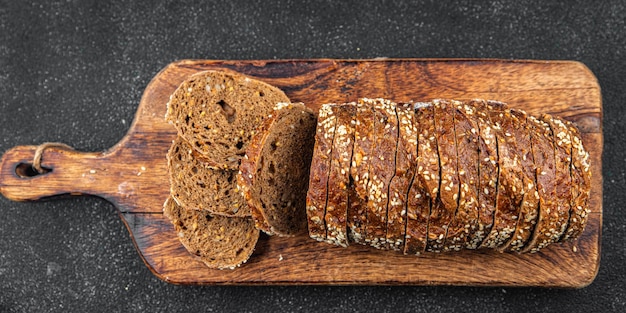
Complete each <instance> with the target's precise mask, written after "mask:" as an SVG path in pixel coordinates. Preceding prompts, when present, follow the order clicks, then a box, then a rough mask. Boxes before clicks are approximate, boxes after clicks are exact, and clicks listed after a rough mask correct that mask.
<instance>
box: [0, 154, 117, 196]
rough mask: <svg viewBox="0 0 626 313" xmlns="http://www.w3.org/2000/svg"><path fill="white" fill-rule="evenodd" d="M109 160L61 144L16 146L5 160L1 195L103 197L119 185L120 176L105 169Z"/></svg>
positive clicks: (0, 168) (0, 178)
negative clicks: (85, 195)
mask: <svg viewBox="0 0 626 313" xmlns="http://www.w3.org/2000/svg"><path fill="white" fill-rule="evenodd" d="M110 159H111V154H110V153H94V152H79V151H76V150H74V149H72V148H71V147H69V146H67V145H64V144H59V143H45V144H42V145H40V146H17V147H14V148H12V149H10V150H9V151H7V152H6V153H5V154H4V155H3V157H2V161H1V163H0V192H1V193H2V194H3V195H4V196H5V197H7V198H8V199H11V200H15V201H28V200H40V199H42V198H48V197H52V196H57V195H65V194H71V195H80V194H90V195H97V196H104V195H106V194H109V193H110V189H111V188H112V187H111V186H117V184H115V181H116V180H117V179H116V176H119V175H116V173H112V171H110V168H108V167H107V166H106V164H110V161H111V160H110ZM38 165H39V166H38ZM38 167H39V170H38V169H37V168H38Z"/></svg>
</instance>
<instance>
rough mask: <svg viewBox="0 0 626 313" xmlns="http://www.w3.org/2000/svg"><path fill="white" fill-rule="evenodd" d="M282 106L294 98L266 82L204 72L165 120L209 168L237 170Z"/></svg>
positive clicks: (175, 99)
mask: <svg viewBox="0 0 626 313" xmlns="http://www.w3.org/2000/svg"><path fill="white" fill-rule="evenodd" d="M280 102H289V98H287V96H286V95H285V94H284V93H283V92H282V91H281V90H279V89H278V88H275V87H273V86H270V85H268V84H266V83H263V82H261V81H258V80H255V79H252V78H249V77H246V76H244V75H241V74H236V73H231V72H222V71H205V72H200V73H196V74H194V75H192V76H191V77H189V78H188V79H186V80H185V81H184V82H183V83H182V84H181V85H180V86H179V87H178V89H176V91H175V92H174V93H173V94H172V96H171V97H170V101H169V102H168V103H167V113H166V116H165V117H166V120H167V121H168V122H169V123H171V124H173V125H174V126H175V127H176V129H177V130H178V134H179V135H180V136H181V137H183V138H184V139H185V141H187V142H189V144H190V145H191V146H192V148H193V149H194V150H195V151H196V152H198V155H199V156H200V157H201V158H203V159H204V160H205V161H206V162H207V163H208V164H209V166H211V167H213V168H220V169H232V170H236V169H237V168H238V167H239V162H240V160H241V158H242V157H243V156H244V154H245V151H246V148H247V146H248V143H249V142H250V139H251V138H252V136H253V135H254V133H255V130H256V128H257V126H259V125H260V124H261V122H263V120H264V119H265V118H266V117H267V116H268V115H269V114H270V113H271V112H272V108H274V106H275V105H276V104H277V103H280Z"/></svg>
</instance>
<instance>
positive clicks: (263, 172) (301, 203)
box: [238, 103, 316, 236]
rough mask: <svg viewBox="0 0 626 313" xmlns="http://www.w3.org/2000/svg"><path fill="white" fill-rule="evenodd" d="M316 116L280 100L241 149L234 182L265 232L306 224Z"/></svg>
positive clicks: (290, 231) (291, 230)
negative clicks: (237, 183)
mask: <svg viewBox="0 0 626 313" xmlns="http://www.w3.org/2000/svg"><path fill="white" fill-rule="evenodd" d="M315 125H316V119H315V115H314V113H313V111H311V110H310V109H309V108H307V107H306V106H304V104H302V103H281V104H279V105H277V106H276V107H275V108H274V111H273V112H272V114H271V115H270V116H269V117H268V118H267V119H265V121H264V122H263V124H262V125H261V127H260V128H259V132H258V134H257V135H255V136H254V137H253V139H252V141H251V143H250V145H249V146H248V149H247V150H246V156H245V157H244V159H243V160H242V162H241V166H240V167H239V169H240V171H239V175H238V182H239V186H240V189H241V190H242V191H243V194H244V197H245V199H246V201H247V202H248V206H250V208H251V211H252V213H253V214H252V217H253V218H254V220H255V224H256V226H257V227H258V228H259V229H261V230H263V231H264V232H266V233H268V234H270V235H279V236H294V235H296V234H299V233H301V232H302V231H304V230H305V229H306V203H305V201H306V190H307V188H308V183H309V179H308V178H309V170H310V168H311V158H312V154H313V146H314V138H315V137H314V132H315Z"/></svg>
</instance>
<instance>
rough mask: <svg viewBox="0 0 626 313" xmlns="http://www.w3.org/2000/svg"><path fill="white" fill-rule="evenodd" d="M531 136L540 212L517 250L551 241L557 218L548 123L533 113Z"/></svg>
mask: <svg viewBox="0 0 626 313" xmlns="http://www.w3.org/2000/svg"><path fill="white" fill-rule="evenodd" d="M527 121H528V125H529V126H530V130H531V132H530V140H531V143H532V150H533V158H534V160H535V166H536V176H537V191H538V193H539V216H538V217H537V224H536V225H535V230H534V232H533V234H532V236H531V238H530V240H529V241H528V243H527V244H526V246H524V248H523V249H522V250H521V251H520V252H531V253H534V252H538V251H539V250H540V249H541V248H543V247H545V246H546V245H548V244H550V243H551V242H552V240H551V237H552V233H553V232H554V230H555V229H556V228H554V225H553V223H554V222H556V217H557V216H558V212H557V210H556V203H555V201H556V185H555V176H556V172H555V160H554V146H553V141H552V132H551V131H550V126H549V125H548V124H546V123H544V122H543V121H540V120H538V119H536V118H535V117H533V116H528V119H527Z"/></svg>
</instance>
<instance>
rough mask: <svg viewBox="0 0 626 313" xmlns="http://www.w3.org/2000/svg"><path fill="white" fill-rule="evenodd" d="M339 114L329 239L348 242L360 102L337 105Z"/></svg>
mask: <svg viewBox="0 0 626 313" xmlns="http://www.w3.org/2000/svg"><path fill="white" fill-rule="evenodd" d="M332 110H333V112H334V115H335V123H336V127H335V138H334V140H333V148H332V153H331V155H330V163H331V164H330V174H329V177H328V204H327V205H326V213H325V218H324V219H325V222H326V242H328V243H331V244H335V245H338V246H343V247H347V246H348V235H347V217H348V206H349V199H348V187H349V186H350V162H351V161H352V150H353V147H354V126H355V120H354V118H355V114H356V103H347V104H340V105H333V106H332Z"/></svg>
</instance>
